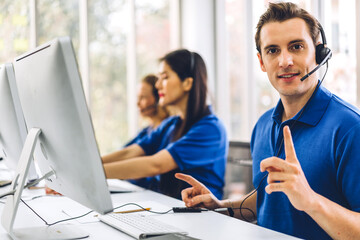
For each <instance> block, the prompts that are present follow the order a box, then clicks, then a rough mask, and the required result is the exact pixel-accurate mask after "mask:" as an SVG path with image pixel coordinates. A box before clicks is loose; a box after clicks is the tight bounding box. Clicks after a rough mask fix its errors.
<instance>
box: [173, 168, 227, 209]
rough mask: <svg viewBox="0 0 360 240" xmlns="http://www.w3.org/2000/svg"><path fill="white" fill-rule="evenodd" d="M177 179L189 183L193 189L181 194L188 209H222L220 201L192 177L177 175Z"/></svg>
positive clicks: (187, 189) (185, 190)
mask: <svg viewBox="0 0 360 240" xmlns="http://www.w3.org/2000/svg"><path fill="white" fill-rule="evenodd" d="M175 177H176V178H178V179H180V180H183V181H185V182H187V183H188V184H190V185H191V186H192V187H190V188H186V189H184V190H183V191H182V192H181V197H182V200H183V201H184V202H185V205H186V206H187V207H204V208H207V209H215V208H220V207H222V206H221V203H220V201H219V200H218V199H217V198H216V197H215V196H214V195H213V194H212V193H211V192H210V190H209V189H207V188H206V187H205V186H204V185H203V184H202V183H200V182H199V181H197V180H196V179H195V178H193V177H191V176H190V175H186V174H182V173H176V174H175Z"/></svg>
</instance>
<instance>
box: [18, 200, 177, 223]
mask: <svg viewBox="0 0 360 240" xmlns="http://www.w3.org/2000/svg"><path fill="white" fill-rule="evenodd" d="M20 200H21V201H22V202H23V203H24V204H25V205H26V206H27V207H28V208H29V209H30V210H31V211H32V212H33V213H35V215H36V216H38V217H39V218H40V219H41V220H42V221H43V222H44V223H45V225H47V226H49V227H50V226H53V225H55V224H58V223H61V222H66V221H70V220H75V219H78V218H82V217H85V216H86V215H88V214H90V213H92V212H94V211H93V210H91V211H89V212H87V213H84V214H82V215H80V216H76V217H72V218H67V219H63V220H59V221H56V222H53V223H48V222H47V221H46V220H45V219H43V218H42V217H41V216H40V215H39V214H38V213H37V212H36V211H35V210H34V209H33V208H31V207H30V206H29V205H28V204H27V203H26V202H25V201H24V200H23V199H21V198H20ZM128 205H135V206H137V207H139V208H141V209H142V210H144V211H147V212H151V213H156V214H166V213H169V212H170V211H172V209H170V210H168V211H165V212H156V211H151V210H148V209H146V208H144V207H142V206H140V205H139V204H136V203H126V204H123V205H121V206H118V207H116V208H113V211H114V210H115V209H118V208H122V207H125V206H128Z"/></svg>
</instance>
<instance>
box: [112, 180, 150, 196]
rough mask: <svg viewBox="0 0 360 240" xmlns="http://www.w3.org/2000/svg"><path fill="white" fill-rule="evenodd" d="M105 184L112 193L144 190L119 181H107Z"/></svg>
mask: <svg viewBox="0 0 360 240" xmlns="http://www.w3.org/2000/svg"><path fill="white" fill-rule="evenodd" d="M107 184H108V187H109V191H110V192H113V193H123V192H139V191H144V188H141V187H139V186H136V185H134V184H131V183H129V182H128V181H125V180H120V179H107Z"/></svg>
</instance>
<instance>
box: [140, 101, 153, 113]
mask: <svg viewBox="0 0 360 240" xmlns="http://www.w3.org/2000/svg"><path fill="white" fill-rule="evenodd" d="M152 108H157V103H155V104H151V105H149V106H147V107H145V108H143V109H141V112H145V111H147V110H150V109H152Z"/></svg>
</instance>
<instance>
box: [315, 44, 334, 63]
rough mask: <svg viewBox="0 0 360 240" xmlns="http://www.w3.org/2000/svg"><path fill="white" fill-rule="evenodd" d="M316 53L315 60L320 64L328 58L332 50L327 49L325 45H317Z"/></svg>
mask: <svg viewBox="0 0 360 240" xmlns="http://www.w3.org/2000/svg"><path fill="white" fill-rule="evenodd" d="M315 51H316V55H315V59H316V63H317V64H320V63H321V62H322V61H323V60H324V59H325V58H326V56H327V55H328V54H329V53H330V52H331V50H330V48H327V47H325V46H324V44H319V45H317V46H316V50H315Z"/></svg>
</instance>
